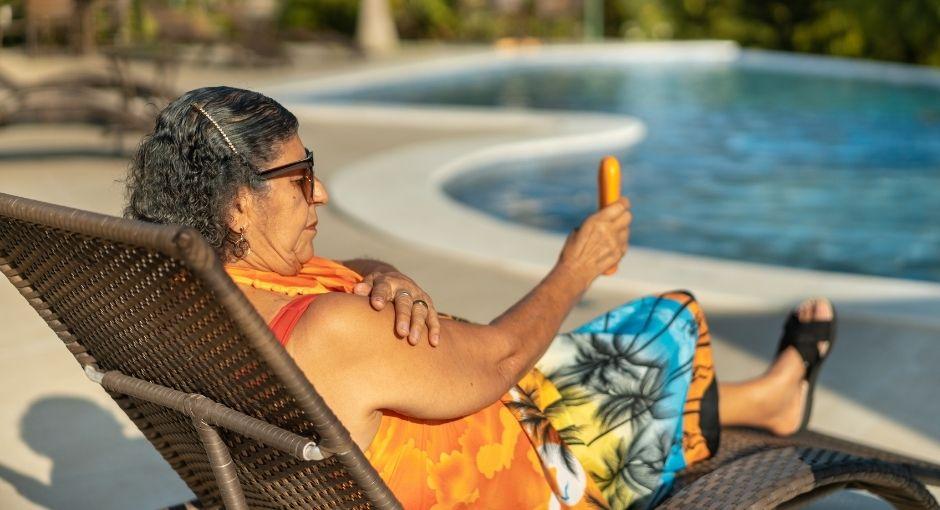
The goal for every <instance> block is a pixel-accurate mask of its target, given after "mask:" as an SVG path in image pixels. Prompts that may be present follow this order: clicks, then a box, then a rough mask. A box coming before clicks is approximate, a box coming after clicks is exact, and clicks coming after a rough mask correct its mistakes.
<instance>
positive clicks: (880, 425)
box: [0, 50, 940, 509]
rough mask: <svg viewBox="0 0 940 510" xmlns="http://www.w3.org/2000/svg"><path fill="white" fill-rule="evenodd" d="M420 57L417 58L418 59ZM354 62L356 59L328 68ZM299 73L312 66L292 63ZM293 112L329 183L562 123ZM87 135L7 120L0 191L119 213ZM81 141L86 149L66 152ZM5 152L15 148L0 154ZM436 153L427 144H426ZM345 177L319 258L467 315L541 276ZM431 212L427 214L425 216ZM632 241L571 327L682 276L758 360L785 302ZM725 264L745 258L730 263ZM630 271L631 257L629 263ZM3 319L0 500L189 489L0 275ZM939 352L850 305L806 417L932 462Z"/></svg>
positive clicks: (52, 503)
mask: <svg viewBox="0 0 940 510" xmlns="http://www.w3.org/2000/svg"><path fill="white" fill-rule="evenodd" d="M461 51H463V50H461ZM425 55H426V54H421V55H418V56H416V57H414V58H416V59H423V58H424V56H425ZM353 68H357V66H356V65H346V66H337V68H336V69H338V70H345V69H353ZM285 72H288V71H285ZM293 73H294V75H295V76H296V75H299V74H303V75H304V76H306V77H309V76H310V75H311V73H309V72H298V71H297V70H294V71H293ZM324 73H325V72H324ZM181 82H183V84H182V85H181V88H183V87H186V88H191V87H195V86H199V85H202V84H215V83H223V82H224V83H230V84H236V85H241V86H248V87H254V86H258V87H262V88H264V87H265V86H268V85H269V84H270V82H264V81H262V80H258V79H256V78H255V77H253V76H251V75H250V74H248V73H244V72H242V73H241V74H239V73H237V72H231V73H230V74H228V75H225V73H219V74H213V75H211V76H209V75H208V74H207V73H206V72H205V71H204V70H192V71H191V72H190V74H185V73H183V74H181ZM298 113H300V114H301V115H300V116H301V119H302V126H301V135H302V136H303V137H304V138H305V139H306V140H309V143H310V144H311V145H314V146H315V147H316V149H317V171H318V175H319V176H321V177H322V178H323V179H324V181H325V182H326V184H327V186H330V185H331V184H332V183H333V182H334V181H335V182H336V184H337V186H339V187H340V188H342V187H343V186H344V184H342V181H343V179H345V177H344V176H348V175H353V174H356V173H362V172H367V171H368V169H370V168H372V169H375V171H376V173H375V174H374V177H375V181H373V182H372V186H373V187H377V188H382V187H383V186H386V185H388V184H389V179H388V175H387V174H386V173H384V172H385V171H384V170H382V169H381V168H380V166H379V163H381V162H382V161H387V158H389V157H393V156H395V155H396V154H397V155H403V154H404V155H407V154H409V153H410V154H411V155H412V157H414V158H418V159H412V160H411V161H412V162H413V163H417V164H419V165H425V166H427V167H428V168H430V167H433V166H434V164H433V163H434V161H432V160H430V159H421V158H419V157H418V156H420V155H421V154H422V151H424V150H425V149H426V148H427V147H428V146H429V145H428V144H437V143H438V142H439V143H440V144H441V145H440V146H439V148H440V147H444V146H445V145H453V146H454V148H455V150H457V149H460V150H467V149H470V150H472V149H473V148H474V147H476V148H478V147H479V144H480V143H481V142H483V141H485V140H490V141H492V140H493V139H494V136H495V138H497V139H499V140H500V141H501V142H502V143H505V142H506V141H515V142H524V141H525V140H531V139H532V138H533V137H536V138H540V137H544V136H546V135H547V134H550V133H552V132H554V131H553V130H555V129H557V124H554V125H553V124H552V123H548V124H541V123H535V124H532V123H531V122H530V121H529V120H527V119H524V118H522V117H520V118H519V119H518V122H516V123H511V122H509V123H506V124H505V125H503V126H501V130H500V132H499V133H498V134H495V135H494V132H493V130H492V126H491V124H490V123H489V122H481V123H472V122H471V123H467V124H466V125H464V126H462V127H461V126H459V125H456V124H453V125H448V126H447V127H446V129H443V128H442V127H441V126H440V125H436V124H433V125H428V124H421V123H420V122H413V123H412V124H411V125H407V126H403V125H402V124H401V122H398V121H396V119H395V118H394V117H395V116H385V117H382V116H381V115H376V116H374V117H373V118H371V119H366V118H365V116H360V117H357V118H350V117H349V116H348V115H349V112H345V113H344V112H337V111H334V113H337V114H336V115H333V116H329V115H327V113H326V112H325V111H321V112H319V114H317V112H314V111H307V112H298ZM311 114H313V115H311ZM365 120H368V122H365ZM410 120H412V121H414V120H415V117H411V118H410ZM558 122H564V121H563V120H562V119H559V120H558ZM556 134H557V133H556ZM50 140H51V141H54V146H55V147H56V148H61V147H66V148H69V147H71V151H70V150H65V151H64V152H63V153H61V154H59V155H58V156H54V157H42V156H41V152H43V151H48V150H49V145H50ZM95 147H102V148H105V149H107V148H109V147H110V146H109V144H108V140H106V139H102V138H101V137H99V136H98V135H97V134H95V133H94V132H93V131H92V130H88V129H82V128H75V129H73V128H68V129H65V128H63V129H46V128H41V129H37V128H17V129H14V130H8V131H5V132H0V183H2V184H0V191H3V192H5V193H12V194H17V195H22V196H27V197H30V198H36V199H40V200H45V201H49V202H54V203H59V204H65V205H71V206H76V207H81V208H85V209H91V210H95V211H99V212H104V213H109V214H118V213H119V212H120V209H121V204H122V196H121V184H120V182H117V181H118V180H119V179H120V178H121V177H122V175H123V169H124V166H125V164H126V159H124V158H120V157H119V158H115V157H109V156H107V155H105V154H98V153H96V152H95V150H93V149H94V148H95ZM76 148H82V149H83V150H85V151H86V153H85V154H77V155H76V154H75V151H74V149H76ZM88 148H92V150H88ZM435 153H436V151H435ZM9 154H14V155H15V156H14V157H3V156H2V155H9ZM442 154H443V152H442ZM447 154H452V153H449V152H448V153H447ZM433 156H434V154H427V153H425V156H423V157H428V158H430V157H433ZM445 163H446V162H445ZM402 170H403V171H404V170H406V169H402ZM399 180H403V179H401V178H399ZM420 184H421V185H422V186H423V183H420ZM340 188H337V189H333V190H332V192H333V199H334V200H335V202H336V205H341V206H342V207H339V208H334V207H331V206H328V207H326V208H323V209H321V214H320V216H321V220H322V223H321V225H322V228H321V229H320V230H321V232H320V235H319V237H318V238H317V241H316V245H317V249H318V253H319V254H320V255H323V256H329V257H334V258H339V259H343V258H352V257H358V256H371V257H376V258H381V259H383V260H387V261H389V262H391V263H393V264H395V265H397V266H398V267H399V268H400V269H401V270H402V271H404V272H406V273H408V274H411V275H413V277H414V278H415V279H416V280H417V281H418V282H420V283H421V284H422V285H424V286H425V287H426V289H427V290H428V291H429V293H430V294H431V295H432V296H434V298H435V302H436V304H437V305H438V307H439V308H440V309H442V310H447V311H451V312H453V313H457V314H459V315H463V316H465V317H467V318H470V319H473V320H477V321H488V320H490V319H491V318H493V317H494V316H496V315H497V314H498V313H500V312H502V311H503V310H505V308H507V307H508V306H509V305H511V304H512V303H513V302H514V301H515V300H516V299H518V298H519V297H521V296H522V295H523V294H524V293H525V292H526V291H527V290H528V289H529V288H531V286H532V285H534V284H535V282H537V281H538V273H537V271H536V270H535V269H537V268H536V267H528V266H527V265H525V264H522V265H518V266H517V265H512V264H507V263H505V261H503V263H495V262H494V261H493V260H486V259H482V258H480V257H479V256H468V255H467V253H465V252H462V251H460V250H451V251H448V250H440V249H436V248H434V246H431V245H429V243H431V241H434V242H437V243H439V242H440V239H449V241H448V242H450V241H454V239H452V238H443V237H441V236H442V235H443V234H442V233H441V232H438V231H424V232H419V233H414V235H411V234H409V235H407V236H403V235H402V234H400V233H399V234H395V233H391V232H389V230H388V224H389V223H391V222H392V221H397V220H392V219H390V217H386V216H384V214H386V213H388V214H391V213H392V212H394V211H398V210H407V209H408V207H402V206H401V204H402V202H398V203H397V204H393V205H394V207H393V208H392V209H380V210H379V211H378V212H376V211H375V210H373V212H372V214H373V218H374V217H375V216H374V215H375V214H378V213H382V214H383V216H381V218H382V220H381V221H373V220H371V219H370V220H369V221H368V224H366V223H363V220H362V219H360V218H356V217H355V216H353V215H352V214H351V213H350V211H354V210H355V209H356V207H358V206H356V204H357V202H355V201H351V200H350V199H349V198H344V196H346V197H351V195H346V192H351V193H352V192H355V190H352V191H350V190H348V189H340ZM382 189H384V188H382ZM363 196H365V195H363ZM391 196H394V195H391ZM360 198H361V197H360ZM399 198H401V197H399ZM404 203H406V204H407V205H409V206H411V205H412V204H411V203H410V202H408V201H404ZM431 215H432V214H431V213H427V212H426V214H425V215H424V218H425V219H426V218H427V217H429V216H431ZM367 219H368V218H367ZM414 221H416V220H410V222H414ZM383 225H384V227H383ZM458 225H459V228H453V229H452V230H454V231H458V232H464V231H463V228H464V225H463V224H458ZM451 226H453V225H451ZM527 234H532V235H534V236H535V243H534V244H533V245H531V246H530V247H529V248H524V247H519V248H517V249H518V250H519V251H517V252H516V254H515V255H514V257H513V258H514V260H515V259H516V258H518V260H529V259H532V260H535V261H536V262H539V261H541V262H540V263H542V262H544V261H545V260H546V259H548V260H553V258H554V256H555V255H556V254H557V251H558V249H559V248H560V246H561V243H560V241H558V240H557V239H541V240H539V239H538V236H537V235H536V234H537V233H533V232H531V231H530V232H527ZM520 235H522V234H520ZM642 254H643V250H634V251H633V252H632V253H631V254H629V255H628V256H627V258H626V259H625V260H624V263H623V264H622V265H621V271H620V275H630V274H634V275H637V276H639V277H641V278H639V279H638V280H637V282H636V283H635V284H632V285H631V281H630V280H627V281H626V282H625V283H624V284H623V285H620V284H617V285H609V284H606V283H605V284H602V285H598V286H595V288H593V289H592V290H591V291H590V292H589V293H588V294H587V295H586V296H585V298H584V300H583V301H582V302H581V303H580V304H579V305H578V307H577V308H576V309H575V310H574V311H573V312H572V314H571V315H570V316H569V318H568V320H567V321H566V324H565V327H566V328H570V327H573V326H575V325H577V324H579V323H581V322H583V321H585V320H587V319H590V318H591V317H593V316H594V315H596V314H598V313H600V312H601V311H603V310H604V309H606V308H609V307H611V306H615V305H617V304H619V303H621V302H623V301H625V300H627V299H630V298H632V297H635V296H637V295H640V294H642V293H644V292H648V291H650V290H665V289H663V288H655V289H652V288H650V287H651V286H655V285H659V284H663V285H666V286H668V287H672V286H682V287H689V288H691V289H692V290H693V291H695V292H696V293H697V294H698V295H699V297H700V299H701V301H702V303H703V306H704V308H705V310H706V311H707V312H708V313H709V320H710V322H711V325H712V330H713V331H714V333H715V335H716V339H715V349H716V364H717V365H718V370H719V374H720V377H721V378H722V379H723V380H735V379H739V378H742V377H749V376H753V375H756V374H758V373H760V372H761V371H762V370H763V368H764V367H765V366H766V363H767V361H768V360H769V359H770V358H771V356H772V352H773V349H774V347H775V345H776V339H777V335H778V330H779V326H780V324H781V321H782V317H783V314H784V312H785V309H786V306H788V305H789V304H791V303H783V302H782V301H773V300H761V299H756V300H750V299H747V298H746V297H744V298H742V297H741V296H738V295H736V294H734V293H728V292H726V291H725V290H723V289H725V288H726V287H727V285H728V283H729V282H728V278H727V277H726V276H725V275H723V274H720V273H714V272H713V271H714V267H715V266H711V265H709V264H706V263H704V262H706V261H697V260H696V259H691V258H685V257H679V256H674V255H672V256H671V255H666V254H652V255H651V256H654V258H655V259H656V260H658V262H657V264H660V265H662V270H663V271H664V272H665V273H666V274H670V272H671V274H673V275H674V279H673V280H670V281H667V282H661V281H658V280H655V279H654V280H650V279H648V278H643V276H644V275H645V274H646V272H645V269H643V264H640V263H638V261H640V260H641V259H642V257H638V255H642ZM527 257H528V258H527ZM643 260H646V259H643ZM730 267H738V268H744V267H745V265H739V264H736V263H732V266H730ZM635 268H640V269H639V271H638V272H637V273H634V271H637V269H635ZM777 270H778V268H769V267H751V268H749V269H748V271H753V272H754V274H755V275H765V276H766V277H767V278H770V277H771V275H773V274H777V275H778V276H779V277H780V278H781V279H782V280H783V281H784V282H786V281H787V280H788V279H789V278H790V277H791V276H792V275H791V274H790V273H788V272H786V271H784V272H783V273H776V271H777ZM828 276H832V275H825V274H812V275H808V277H807V278H806V279H805V280H801V281H800V282H799V284H798V285H793V287H794V288H793V292H794V293H798V294H800V295H815V294H818V293H820V288H821V286H824V285H826V282H825V279H826V278H827V277H828ZM761 290H763V289H761ZM860 297H864V298H865V299H864V300H865V301H866V303H867V304H866V306H868V307H871V308H873V309H876V310H877V309H879V308H898V309H904V308H905V307H907V306H911V305H918V303H917V302H914V303H905V302H904V299H903V298H901V297H898V296H896V295H887V296H885V295H870V294H864V295H862V296H860ZM784 300H785V299H784ZM837 304H840V303H837ZM934 306H937V304H936V303H934ZM840 309H841V307H840ZM933 310H936V308H934V309H933ZM932 316H933V317H938V316H940V314H938V313H934V314H933V315H932ZM0 322H2V324H4V325H5V328H4V331H3V332H2V333H0V352H2V353H3V354H4V356H2V357H0V402H2V407H0V447H2V451H3V452H4V453H3V455H2V456H0V507H3V508H5V509H6V508H10V509H19V508H23V509H31V508H63V509H64V508H69V509H86V508H87V509H91V508H96V509H97V508H116V509H117V508H158V507H160V506H161V505H167V504H170V503H173V502H177V501H180V500H182V499H185V498H187V497H188V495H189V492H188V490H187V489H186V487H185V486H184V485H183V484H182V482H181V481H179V480H178V479H177V477H176V476H175V474H174V473H173V472H172V471H171V470H170V469H169V467H167V466H166V464H165V462H164V461H163V460H162V459H160V458H159V456H158V455H157V453H156V451H154V450H153V449H152V448H150V447H149V445H148V444H146V442H145V441H144V440H143V438H142V437H141V436H140V434H139V433H138V432H137V431H136V429H135V428H134V427H133V425H132V424H130V422H129V421H128V420H127V418H126V417H124V416H123V414H122V413H121V412H120V411H119V410H118V409H117V407H116V406H115V405H114V404H113V403H112V402H111V400H110V399H109V398H108V397H107V396H106V395H105V394H104V392H102V391H101V390H100V389H99V388H98V387H96V386H95V385H94V384H92V383H90V382H88V381H87V380H86V379H85V377H84V375H83V374H82V373H81V371H80V370H79V369H78V367H77V365H76V363H75V362H74V361H73V360H72V359H71V357H70V356H69V355H68V354H67V353H66V351H65V350H64V349H63V348H62V346H61V344H60V341H59V340H58V339H57V338H56V337H55V336H54V335H53V334H52V333H51V331H49V329H48V327H47V326H46V325H45V323H43V322H42V320H41V319H40V318H39V317H38V316H36V314H35V313H34V312H33V310H32V309H31V308H30V307H29V306H28V305H27V304H26V303H25V301H24V300H23V299H22V298H21V297H20V296H19V295H18V294H17V293H16V292H15V291H14V289H13V288H12V286H10V285H7V284H0ZM938 359H940V328H937V327H934V326H932V325H931V324H930V323H929V322H928V323H926V324H919V323H912V322H911V321H906V320H903V319H902V320H891V319H890V318H888V317H886V316H884V315H882V316H878V315H877V314H876V315H871V316H869V315H864V314H851V313H849V314H844V315H843V317H842V322H841V326H840V340H839V344H838V345H837V346H836V350H835V351H834V353H833V357H832V359H831V360H830V361H829V362H828V363H827V368H826V369H825V370H824V373H823V375H822V377H821V380H820V384H821V386H820V387H819V388H818V390H817V399H816V410H815V412H814V416H813V421H812V425H813V426H814V427H816V428H818V429H820V430H823V431H827V432H832V433H835V434H839V435H842V436H845V437H849V438H852V439H856V440H860V441H863V442H868V443H871V444H875V445H879V446H882V447H886V448H891V449H895V450H897V451H901V452H905V453H909V454H912V455H916V456H919V457H924V458H928V459H932V460H934V461H938V460H940V419H938V418H940V404H938V401H937V399H936V397H935V395H934V392H935V388H936V386H937V385H938V376H937V372H936V370H935V365H936V363H937V360H938ZM936 493H937V492H936V491H935V494H936ZM814 508H829V509H834V508H886V506H885V505H883V504H881V503H880V502H875V501H873V500H871V499H870V498H866V497H864V496H858V495H855V494H840V495H837V496H833V497H830V498H827V499H825V500H823V501H821V502H818V503H816V504H815V505H814Z"/></svg>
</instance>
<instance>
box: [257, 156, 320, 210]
mask: <svg viewBox="0 0 940 510" xmlns="http://www.w3.org/2000/svg"><path fill="white" fill-rule="evenodd" d="M304 150H305V151H307V157H305V158H304V159H301V160H298V161H294V162H293V163H287V164H286V165H279V166H276V167H274V168H268V169H267V170H262V171H260V172H258V175H259V176H261V178H262V179H274V178H276V177H281V176H284V175H288V174H290V173H292V172H296V171H297V170H303V171H304V178H303V179H302V180H301V181H300V188H301V189H302V190H303V192H304V198H306V199H307V203H308V204H312V203H313V192H314V191H315V186H316V182H317V181H316V174H315V173H314V171H313V153H312V152H310V149H304Z"/></svg>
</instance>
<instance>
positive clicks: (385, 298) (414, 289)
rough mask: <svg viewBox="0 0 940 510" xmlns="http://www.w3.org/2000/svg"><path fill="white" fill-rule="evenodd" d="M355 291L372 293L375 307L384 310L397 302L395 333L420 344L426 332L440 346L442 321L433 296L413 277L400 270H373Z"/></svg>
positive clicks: (360, 293)
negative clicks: (386, 305) (422, 335)
mask: <svg viewBox="0 0 940 510" xmlns="http://www.w3.org/2000/svg"><path fill="white" fill-rule="evenodd" d="M353 292H354V293H355V294H358V295H360V296H371V297H370V299H369V302H370V303H371V304H372V308H375V309H376V310H381V309H383V308H385V304H386V303H387V302H389V301H393V302H394V303H395V334H396V335H397V336H398V337H399V338H406V337H407V338H408V343H410V344H411V345H418V340H419V339H420V338H421V334H422V333H425V335H426V338H427V339H428V343H430V344H431V345H432V346H434V347H437V344H438V342H439V341H440V338H441V323H440V318H439V317H438V315H437V309H436V308H435V307H434V302H433V301H432V300H431V296H429V295H428V294H427V292H424V290H422V289H421V287H419V286H418V284H417V283H415V282H414V280H412V279H411V278H408V277H407V276H405V275H403V274H401V273H399V272H398V271H389V272H372V273H369V274H368V275H366V276H365V277H364V278H363V279H362V281H361V282H359V283H358V284H356V286H355V287H354V288H353Z"/></svg>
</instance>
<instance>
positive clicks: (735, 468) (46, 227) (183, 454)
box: [0, 194, 940, 509]
mask: <svg viewBox="0 0 940 510" xmlns="http://www.w3.org/2000/svg"><path fill="white" fill-rule="evenodd" d="M0 270H2V272H3V273H4V274H5V275H6V276H7V277H8V278H9V279H10V281H11V282H12V283H13V285H15V286H16V287H17V288H18V289H19V292H20V293H21V294H22V295H23V297H25V298H26V299H27V300H28V301H29V303H30V304H31V305H32V306H33V307H34V308H35V309H36V311H37V312H38V313H39V315H40V316H42V318H43V319H45V320H46V321H47V323H48V324H49V326H50V327H51V328H52V330H53V331H55V333H56V334H57V335H58V336H59V338H61V339H62V341H63V342H64V343H65V346H66V347H67V348H68V350H69V351H70V352H71V353H72V355H73V356H74V357H75V359H76V361H78V362H79V364H80V365H81V366H82V367H83V368H84V370H85V373H86V374H87V375H88V377H89V378H91V379H92V380H93V381H95V382H97V383H99V384H101V385H102V386H104V388H105V389H106V390H107V391H108V392H109V393H110V394H111V396H112V397H113V398H114V400H115V401H116V402H117V404H118V405H119V406H120V407H121V409H123V410H124V412H125V413H127V415H128V416H129V417H130V419H131V420H133V422H134V423H135V424H136V425H137V426H138V427H139V428H140V430H141V431H142V432H143V434H144V436H145V437H146V438H147V439H148V440H149V441H150V442H151V443H152V444H153V446H154V447H155V448H156V449H157V450H158V451H159V452H160V454H161V455H162V456H163V457H164V458H165V459H166V461H167V462H168V463H169V464H170V466H172V467H173V469H174V470H176V472H177V473H178V474H179V476H180V477H182V479H183V480H184V481H185V482H186V483H187V484H188V486H189V487H190V488H191V489H192V490H193V492H194V493H195V494H196V496H197V497H198V501H197V502H194V503H193V504H191V505H187V506H193V507H202V508H218V507H220V506H224V507H225V508H229V509H240V508H256V507H257V508H361V509H364V508H380V509H382V508H400V504H399V503H398V502H397V501H396V500H395V497H394V496H393V495H392V494H391V492H390V491H389V490H388V489H387V487H386V486H385V484H384V483H383V482H382V480H381V479H380V478H379V476H378V475H377V474H376V472H375V470H374V469H372V467H371V466H370V465H369V463H368V461H367V460H366V459H365V458H364V456H363V454H362V452H361V451H360V450H359V449H358V448H357V447H356V445H355V443H353V442H352V441H351V440H350V437H349V434H348V433H347V432H346V430H345V429H344V428H343V426H342V424H340V423H339V421H337V419H336V417H335V416H334V415H333V413H332V412H331V411H330V409H329V408H328V407H327V406H326V404H325V403H324V401H323V400H322V399H321V398H320V397H319V396H318V395H317V393H316V391H315V390H314V388H313V386H312V385H311V384H310V382H309V381H308V380H307V379H306V378H305V377H304V375H303V374H302V373H301V371H300V370H299V369H298V367H297V366H296V365H295V364H294V362H293V361H292V360H291V358H290V357H289V356H288V355H287V353H286V352H285V351H284V349H282V348H281V346H280V344H278V342H277V340H276V339H275V338H274V336H273V335H272V333H271V331H270V330H269V329H268V327H267V325H266V324H265V322H264V321H263V320H262V318H261V317H260V316H259V315H258V314H257V313H256V312H255V311H254V309H253V308H252V307H251V305H250V304H249V303H248V301H247V300H246V299H245V298H244V296H243V295H242V293H241V292H239V290H238V289H237V288H236V287H235V285H234V284H233V283H232V281H231V280H230V279H229V278H228V276H227V275H226V274H225V272H224V271H223V270H222V267H221V265H220V263H219V261H218V260H217V258H216V257H215V255H214V253H213V252H212V250H211V249H210V247H209V246H208V245H207V244H206V243H205V241H204V240H203V239H202V238H201V237H200V236H199V235H198V234H197V233H196V232H195V231H194V230H192V229H190V228H186V227H177V226H157V225H151V224H145V223H140V222H135V221H130V220H125V219H121V218H115V217H110V216H104V215H99V214H94V213H89V212H84V211H78V210H74V209H70V208H66V207H61V206H55V205H50V204H44V203H41V202H36V201H32V200H27V199H23V198H18V197H13V196H10V195H3V194H0ZM918 478H919V479H920V480H918ZM923 482H928V483H931V484H936V483H940V466H936V465H932V464H930V463H927V462H922V461H918V460H915V459H910V458H906V457H901V456H897V455H893V454H890V453H887V452H883V451H880V450H875V449H871V448H865V447H862V446H860V445H856V444H853V443H849V442H845V441H840V440H837V439H835V438H831V437H827V436H823V435H820V434H815V433H805V434H802V435H800V436H797V437H790V438H785V439H781V438H773V437H771V436H768V435H766V434H763V433H760V432H756V431H748V430H730V429H729V430H725V431H724V432H723V437H722V444H721V448H720V450H719V453H718V455H717V457H715V458H713V459H710V460H708V461H706V462H703V463H701V464H699V465H697V466H695V467H694V468H693V469H691V470H689V471H687V472H685V473H684V475H683V476H682V477H681V479H680V480H679V482H678V484H677V487H676V490H675V491H674V492H673V495H672V496H671V498H670V499H668V500H667V501H666V502H665V503H664V504H663V505H662V506H661V507H662V508H696V509H699V508H720V509H731V508H769V507H775V506H778V505H784V506H787V505H795V504H799V503H802V502H805V501H807V500H808V499H811V498H813V497H816V496H819V495H821V494H824V493H827V492H829V491H831V490H834V489H838V488H842V487H855V488H863V489H866V490H868V491H870V492H873V493H875V494H877V495H879V496H881V497H883V498H885V499H886V500H888V501H890V502H891V503H893V504H894V505H896V506H897V507H899V508H934V509H936V508H940V507H938V505H937V502H936V500H934V498H933V497H932V496H931V495H930V493H929V492H927V490H926V489H925V487H924V485H923Z"/></svg>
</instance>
